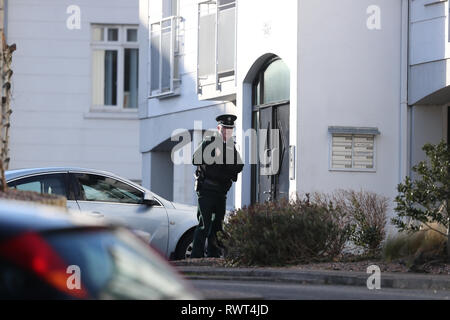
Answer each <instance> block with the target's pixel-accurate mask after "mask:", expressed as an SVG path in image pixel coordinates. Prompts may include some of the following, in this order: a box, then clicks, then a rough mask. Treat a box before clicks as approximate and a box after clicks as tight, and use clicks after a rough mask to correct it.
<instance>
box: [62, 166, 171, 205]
mask: <svg viewBox="0 0 450 320" xmlns="http://www.w3.org/2000/svg"><path fill="white" fill-rule="evenodd" d="M77 174H87V175H94V176H100V177H104V178H110V179H113V180H117V181H119V182H121V183H123V184H126V185H127V186H129V187H131V188H133V189H136V190H138V191H140V192H142V194H143V196H145V193H146V192H147V191H146V190H145V189H143V188H139V187H137V186H135V185H133V184H130V183H128V182H127V181H124V180H122V179H119V178H117V177H113V176H109V175H105V174H100V173H95V172H83V171H70V172H69V174H68V175H69V179H70V181H71V184H73V185H74V188H75V193H74V194H75V200H76V201H84V202H89V203H93V202H98V203H109V204H116V205H143V204H142V203H125V202H113V201H101V200H86V199H81V188H82V186H81V184H80V182H79V181H78V179H77V177H76V175H77ZM152 194H153V193H152ZM153 196H154V195H153ZM154 199H155V200H156V202H157V203H158V205H155V206H153V207H164V206H163V205H162V202H161V201H159V199H157V198H156V197H155V196H154Z"/></svg>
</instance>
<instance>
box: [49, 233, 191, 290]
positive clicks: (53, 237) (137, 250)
mask: <svg viewBox="0 0 450 320" xmlns="http://www.w3.org/2000/svg"><path fill="white" fill-rule="evenodd" d="M44 237H45V239H46V240H47V241H48V242H49V243H50V244H51V246H52V247H53V248H54V249H55V251H56V252H58V254H59V255H60V256H61V258H63V260H64V261H65V262H66V263H67V265H75V266H77V267H78V268H79V270H80V279H81V285H82V286H85V289H87V290H88V292H89V294H90V295H91V296H93V297H94V298H99V299H165V298H174V297H176V296H177V294H179V293H182V292H183V291H184V289H183V286H184V284H183V283H182V282H181V281H180V280H181V279H180V278H179V276H178V275H177V274H176V273H175V272H173V271H171V270H169V269H170V268H168V264H167V263H166V262H165V261H163V260H162V259H161V258H160V257H159V256H157V255H156V254H154V253H153V252H152V251H151V250H150V248H149V247H148V246H147V245H145V244H144V243H143V242H141V241H140V240H138V239H136V238H135V237H134V236H133V235H132V234H131V233H129V232H125V231H123V230H121V229H117V230H109V229H87V230H77V231H68V232H58V233H50V234H46V235H44Z"/></svg>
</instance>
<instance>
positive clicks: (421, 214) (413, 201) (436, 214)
mask: <svg viewBox="0 0 450 320" xmlns="http://www.w3.org/2000/svg"><path fill="white" fill-rule="evenodd" d="M422 149H423V150H424V151H425V153H426V155H427V159H426V161H421V162H419V163H418V164H417V165H415V166H414V167H413V168H412V171H413V172H414V173H416V175H417V176H416V177H415V179H414V180H413V179H411V178H410V177H406V178H405V180H404V182H403V183H400V184H398V186H397V190H398V195H397V197H396V198H395V202H396V203H397V206H396V207H395V211H396V212H397V216H396V217H394V218H392V223H393V224H394V225H395V226H397V228H398V229H399V230H400V231H409V232H417V231H419V230H421V228H423V226H425V227H427V228H429V229H433V230H434V231H435V232H437V233H439V234H441V235H442V236H444V237H447V258H448V259H449V260H450V232H449V230H450V212H449V208H448V203H449V200H450V147H449V145H448V144H447V143H446V142H445V141H441V142H440V143H439V144H437V145H433V144H429V143H427V144H425V145H424V146H423V148H422ZM433 225H438V226H442V227H443V229H439V228H435V227H434V226H433Z"/></svg>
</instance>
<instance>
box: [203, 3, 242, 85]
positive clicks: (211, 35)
mask: <svg viewBox="0 0 450 320" xmlns="http://www.w3.org/2000/svg"><path fill="white" fill-rule="evenodd" d="M198 23H199V26H198V30H199V31H198V61H197V64H198V72H197V73H198V93H199V94H201V93H202V87H204V86H208V85H215V87H216V90H221V85H222V83H223V82H226V81H234V74H235V42H236V41H235V40H236V36H235V30H236V1H234V0H218V1H205V2H201V3H199V6H198Z"/></svg>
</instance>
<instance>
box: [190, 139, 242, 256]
mask: <svg viewBox="0 0 450 320" xmlns="http://www.w3.org/2000/svg"><path fill="white" fill-rule="evenodd" d="M211 144H212V145H211ZM208 146H210V147H213V148H210V149H211V153H210V155H211V159H214V161H213V162H212V161H210V160H211V159H205V158H207V155H205V149H206V150H207V152H206V154H208V153H209V152H208V151H209V150H208ZM217 149H218V150H219V152H216V150H217ZM230 154H233V157H231V155H230ZM227 155H228V161H227ZM203 156H205V157H203ZM231 159H232V160H234V161H233V162H231V161H230V160H231ZM211 162H212V163H211ZM192 163H193V164H194V165H197V170H196V172H195V175H196V187H195V189H196V191H197V195H198V209H197V217H198V219H199V224H198V226H197V228H196V229H195V233H194V244H193V249H192V255H191V257H192V258H201V257H203V256H204V247H205V241H206V239H208V247H207V255H208V257H219V255H220V250H219V248H218V246H217V240H216V234H217V232H218V231H219V230H221V228H222V221H223V218H224V215H225V207H226V198H227V192H228V190H230V188H231V185H232V183H233V181H237V176H238V174H239V172H241V171H242V169H243V167H244V164H243V163H242V160H241V158H240V155H239V153H238V152H237V150H236V147H235V145H234V142H228V143H225V142H224V141H223V139H222V136H221V134H220V133H219V132H215V133H214V134H213V135H211V136H208V137H206V138H205V139H204V140H203V141H202V143H201V145H200V146H199V147H198V148H197V150H196V151H195V153H194V156H193V158H192Z"/></svg>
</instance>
